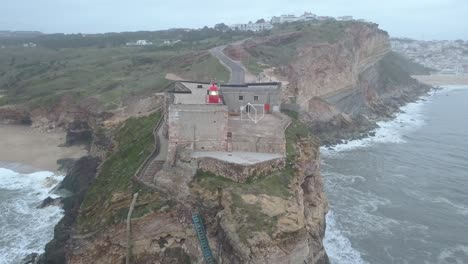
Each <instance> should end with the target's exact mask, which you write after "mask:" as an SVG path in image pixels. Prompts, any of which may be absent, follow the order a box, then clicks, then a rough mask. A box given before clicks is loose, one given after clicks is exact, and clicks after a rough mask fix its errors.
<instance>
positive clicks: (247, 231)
mask: <svg viewBox="0 0 468 264" xmlns="http://www.w3.org/2000/svg"><path fill="white" fill-rule="evenodd" d="M230 209H231V212H232V214H233V215H235V216H237V217H239V218H240V219H238V221H237V222H238V223H239V227H238V229H237V231H238V235H239V238H240V240H241V242H242V243H244V244H247V242H248V239H249V238H253V236H255V233H254V232H265V233H266V234H269V235H271V234H273V232H274V231H275V230H276V222H277V221H278V219H277V217H270V216H268V215H266V214H264V213H262V211H261V210H262V208H261V207H260V206H259V205H256V204H248V203H245V202H244V200H242V197H241V196H240V195H239V194H237V193H234V192H233V193H232V205H231V208H230Z"/></svg>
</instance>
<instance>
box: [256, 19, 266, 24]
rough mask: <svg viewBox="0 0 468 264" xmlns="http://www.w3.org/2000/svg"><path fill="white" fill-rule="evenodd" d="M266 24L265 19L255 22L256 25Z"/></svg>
mask: <svg viewBox="0 0 468 264" xmlns="http://www.w3.org/2000/svg"><path fill="white" fill-rule="evenodd" d="M260 23H265V19H263V18H261V19H259V20H257V22H255V24H260Z"/></svg>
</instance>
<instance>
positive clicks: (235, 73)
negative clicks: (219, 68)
mask: <svg viewBox="0 0 468 264" xmlns="http://www.w3.org/2000/svg"><path fill="white" fill-rule="evenodd" d="M225 47H226V46H221V47H216V48H212V49H211V50H210V53H211V54H212V55H213V56H215V57H216V58H218V60H219V61H220V62H221V63H222V64H223V65H224V66H226V67H227V68H228V69H229V71H230V72H231V77H230V78H229V83H230V84H243V83H245V70H244V67H243V66H242V64H241V63H240V62H239V61H235V60H231V59H230V58H229V57H228V56H226V55H225V54H224V53H223V49H224V48H225Z"/></svg>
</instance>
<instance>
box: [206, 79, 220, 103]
mask: <svg viewBox="0 0 468 264" xmlns="http://www.w3.org/2000/svg"><path fill="white" fill-rule="evenodd" d="M208 103H209V104H220V103H221V98H220V96H219V89H218V86H216V84H215V83H212V84H211V86H210V88H208Z"/></svg>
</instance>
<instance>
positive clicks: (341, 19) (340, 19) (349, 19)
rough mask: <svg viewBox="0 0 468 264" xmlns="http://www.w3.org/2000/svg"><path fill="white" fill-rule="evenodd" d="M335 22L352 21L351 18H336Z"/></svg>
mask: <svg viewBox="0 0 468 264" xmlns="http://www.w3.org/2000/svg"><path fill="white" fill-rule="evenodd" d="M336 20H338V21H352V20H353V17H352V16H340V17H337V18H336Z"/></svg>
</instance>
